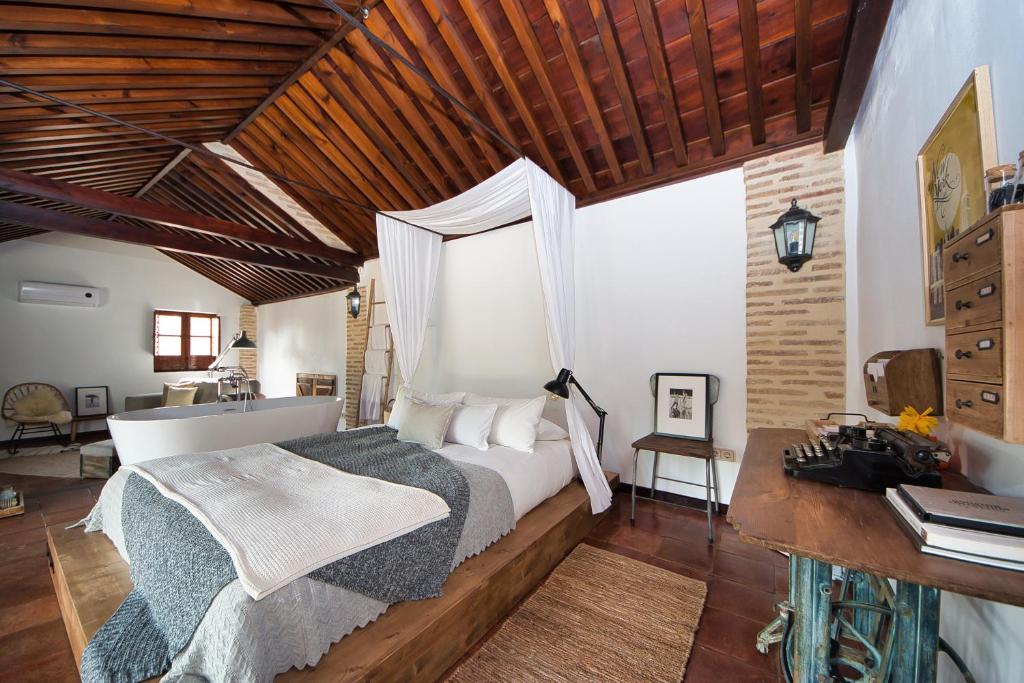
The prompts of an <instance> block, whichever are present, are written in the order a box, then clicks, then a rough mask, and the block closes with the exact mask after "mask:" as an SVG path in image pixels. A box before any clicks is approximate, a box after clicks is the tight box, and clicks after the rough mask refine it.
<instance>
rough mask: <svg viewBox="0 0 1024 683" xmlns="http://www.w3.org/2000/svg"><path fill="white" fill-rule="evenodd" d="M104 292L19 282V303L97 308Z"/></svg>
mask: <svg viewBox="0 0 1024 683" xmlns="http://www.w3.org/2000/svg"><path fill="white" fill-rule="evenodd" d="M102 292H103V290H102V289H100V288H98V287H84V286H81V285H61V284H56V283H53V282H28V281H24V282H19V283H18V301H20V302H22V303H25V304H55V305H57V306H84V307H86V308H97V307H98V306H100V305H101V304H102V303H103V302H102V301H101V299H102V297H101V294H102Z"/></svg>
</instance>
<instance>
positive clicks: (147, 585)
mask: <svg viewBox="0 0 1024 683" xmlns="http://www.w3.org/2000/svg"><path fill="white" fill-rule="evenodd" d="M395 434H396V432H395V430H393V429H389V428H387V427H377V428H369V429H360V430H352V431H348V432H338V433H332V434H321V435H316V436H312V437H305V438H301V439H294V440H292V441H287V442H284V443H280V444H278V445H279V446H281V447H282V448H285V449H286V450H290V451H292V452H293V453H296V454H297V455H300V456H302V457H306V458H310V459H312V460H316V461H318V462H321V463H324V464H326V465H330V466H332V467H335V468H337V469H339V470H343V471H345V472H350V473H352V474H358V475H361V476H369V477H375V478H378V479H383V480H385V481H389V482H393V483H397V484H404V485H407V486H414V487H416V488H421V489H426V490H428V491H431V492H433V493H435V494H437V495H439V496H441V498H443V499H444V501H445V502H446V503H447V504H448V506H449V508H451V514H450V516H449V517H448V518H447V519H444V520H440V521H438V522H434V523H432V524H428V525H426V526H424V527H420V528H419V529H416V530H414V531H412V532H410V533H407V534H405V535H403V536H399V537H398V538H395V539H392V540H390V541H387V542H385V543H381V544H379V545H377V546H374V547H373V548H369V549H367V550H364V551H362V552H360V553H357V554H355V555H352V556H349V557H346V558H343V559H341V560H338V561H337V562H335V563H332V564H330V565H327V566H326V567H322V568H321V569H318V570H316V571H314V572H312V573H311V574H309V578H310V579H314V580H317V581H321V582H324V583H328V584H331V585H335V586H338V587H341V588H345V589H348V590H351V591H353V592H356V593H360V594H363V595H366V596H367V597H371V598H374V599H377V600H380V601H382V602H386V603H393V602H398V601H401V600H416V599H423V598H429V597H435V596H437V595H440V593H441V586H442V585H443V584H444V582H445V580H446V579H447V577H448V574H449V573H450V571H451V567H452V562H453V558H454V556H455V551H456V548H457V546H458V544H459V539H460V537H461V535H462V528H463V524H464V523H465V519H466V512H467V510H468V507H469V493H470V492H469V484H468V482H467V480H466V478H465V476H464V475H463V473H462V471H461V470H460V469H459V468H458V467H456V466H455V465H453V464H452V463H451V462H449V461H448V460H447V459H446V458H444V457H443V456H441V455H438V454H437V453H434V452H433V451H429V450H427V449H425V448H423V447H421V446H419V445H416V444H410V443H405V442H401V441H398V440H397V439H396V438H395ZM121 522H122V527H123V529H124V537H125V546H126V550H127V553H128V557H129V560H130V567H131V574H132V582H133V584H134V587H133V589H132V591H131V592H130V593H129V594H128V597H127V598H125V601H124V603H122V605H121V607H119V608H118V610H117V611H116V612H115V613H114V614H113V615H112V616H111V618H110V619H109V620H108V621H107V623H105V624H104V625H103V626H102V627H100V629H99V630H98V631H97V632H96V634H95V635H94V636H93V639H92V640H91V641H90V642H89V645H88V646H87V647H86V650H85V652H84V653H83V655H82V678H83V680H85V681H115V682H118V683H120V682H122V681H123V682H125V683H128V682H131V681H139V680H144V679H146V678H149V677H152V676H156V675H158V674H160V673H161V672H163V671H166V670H167V668H168V667H169V666H170V663H171V659H172V658H173V657H174V656H175V655H176V654H177V653H178V652H180V651H181V650H182V648H184V647H185V646H186V645H187V644H188V642H189V640H190V639H191V638H192V635H193V633H195V630H196V628H197V627H198V625H199V623H200V622H201V621H202V619H203V617H204V615H205V614H206V611H207V609H209V607H210V604H211V602H212V601H213V600H214V598H215V597H216V596H217V594H218V593H219V592H220V590H221V589H222V588H223V587H224V586H225V585H227V584H229V583H230V582H231V581H233V580H234V579H235V578H236V573H235V570H234V566H233V564H232V562H231V558H230V557H229V556H228V553H227V551H225V550H224V548H223V547H222V546H221V545H220V543H218V542H217V541H216V539H214V538H213V536H212V535H211V534H210V532H209V531H208V530H207V529H206V527H205V526H203V524H202V523H201V522H199V520H197V519H196V518H195V517H194V516H193V515H192V514H191V513H190V512H188V511H187V510H186V509H185V508H184V507H183V506H182V505H180V504H178V503H176V502H174V501H172V500H170V499H168V498H165V497H164V496H162V495H161V494H160V493H159V492H158V491H157V490H156V488H155V487H154V486H153V485H152V484H150V483H149V482H148V481H146V480H145V479H143V478H142V477H140V476H138V475H136V474H132V475H131V476H130V477H129V478H128V480H127V482H126V484H125V488H124V494H123V499H122V520H121Z"/></svg>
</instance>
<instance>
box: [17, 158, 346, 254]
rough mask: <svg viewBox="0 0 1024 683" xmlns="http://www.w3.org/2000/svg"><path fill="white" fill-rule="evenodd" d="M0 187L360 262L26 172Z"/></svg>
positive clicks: (309, 244)
mask: <svg viewBox="0 0 1024 683" xmlns="http://www.w3.org/2000/svg"><path fill="white" fill-rule="evenodd" d="M0 188H2V189H4V190H7V191H9V192H18V193H22V194H27V195H31V196H33V197H43V198H46V199H51V200H54V201H60V202H66V203H68V204H74V205H75V206H83V207H86V208H90V209H96V210H99V211H108V212H110V213H114V214H117V215H120V216H129V217H132V218H137V219H139V220H147V221H152V222H154V223H160V224H165V225H172V226H175V227H178V228H182V229H185V230H191V231H195V232H201V233H206V234H210V235H218V236H221V237H230V238H233V239H239V240H242V241H246V242H253V243H255V244H263V245H266V246H270V247H277V248H280V249H287V250H289V251H294V252H297V253H300V254H307V255H310V256H317V257H320V258H326V259H330V260H332V261H337V262H338V263H343V264H346V265H361V263H362V260H361V259H360V258H359V257H358V256H357V255H356V254H352V253H349V252H347V251H342V250H340V249H334V248H333V247H329V246H327V245H325V244H323V243H322V242H307V241H304V240H299V239H294V238H289V237H284V236H280V235H275V234H273V233H269V232H266V231H265V230H256V229H254V228H251V227H249V226H247V225H239V224H237V223H231V222H229V221H223V220H218V219H214V218H210V217H209V216H203V215H200V214H196V213H192V212H189V211H181V210H178V209H171V208H170V207H164V206H160V205H158V204H151V203H150V202H146V201H142V200H140V199H134V198H131V197H121V196H118V195H112V194H109V193H107V192H101V191H97V190H91V189H88V188H84V187H82V186H79V185H75V184H72V183H65V182H61V181H59V180H52V179H50V178H44V177H41V176H34V175H32V174H29V173H22V172H21V171H14V170H10V169H0Z"/></svg>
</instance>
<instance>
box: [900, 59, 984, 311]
mask: <svg viewBox="0 0 1024 683" xmlns="http://www.w3.org/2000/svg"><path fill="white" fill-rule="evenodd" d="M996 159H997V157H996V127H995V116H994V114H993V112H992V85H991V82H990V80H989V73H988V66H979V67H978V68H977V69H975V70H974V71H972V72H971V75H970V77H969V78H968V79H967V82H966V83H964V85H963V87H962V88H960V92H958V93H957V94H956V97H954V98H953V101H952V102H951V103H950V105H949V108H948V109H946V112H945V113H944V114H943V115H942V118H941V119H939V122H938V124H936V126H935V129H934V130H933V131H932V134H931V135H929V136H928V139H927V140H926V141H925V143H924V146H923V147H922V148H921V151H920V152H919V153H918V155H917V182H918V188H917V192H918V204H919V206H920V214H921V247H922V250H923V255H924V263H923V266H924V268H923V272H924V293H925V306H924V310H925V323H926V324H928V325H941V324H942V323H943V322H945V317H946V311H945V308H946V301H945V296H944V295H943V281H942V245H943V244H945V242H946V241H947V240H949V239H951V238H952V237H954V236H956V235H957V234H959V233H960V232H963V231H964V230H966V229H967V228H969V227H970V226H971V225H973V224H974V223H975V222H977V221H978V220H979V219H981V218H982V217H983V216H984V215H985V214H986V213H988V211H987V209H988V203H987V201H986V198H985V181H984V177H985V169H987V168H991V167H992V166H995V165H996V163H997V161H996Z"/></svg>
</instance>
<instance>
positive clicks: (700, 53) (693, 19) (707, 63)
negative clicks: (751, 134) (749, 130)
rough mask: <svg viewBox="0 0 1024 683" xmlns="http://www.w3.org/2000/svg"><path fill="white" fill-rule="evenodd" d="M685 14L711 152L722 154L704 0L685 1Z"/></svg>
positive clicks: (713, 68) (721, 139) (720, 122)
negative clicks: (688, 25) (698, 78)
mask: <svg viewBox="0 0 1024 683" xmlns="http://www.w3.org/2000/svg"><path fill="white" fill-rule="evenodd" d="M686 14H687V18H688V20H689V23H690V45H691V46H692V47H693V55H694V59H695V61H696V63H697V74H698V76H699V77H700V90H701V95H702V96H703V98H704V116H705V118H706V119H707V123H708V137H710V138H711V151H712V153H713V154H714V155H715V156H716V157H717V156H722V155H723V154H725V135H724V134H723V133H722V112H721V110H720V109H719V106H720V105H719V101H718V85H717V83H716V82H715V62H714V57H713V56H712V54H711V39H710V37H709V36H708V17H707V11H706V10H705V9H704V0H686Z"/></svg>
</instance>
